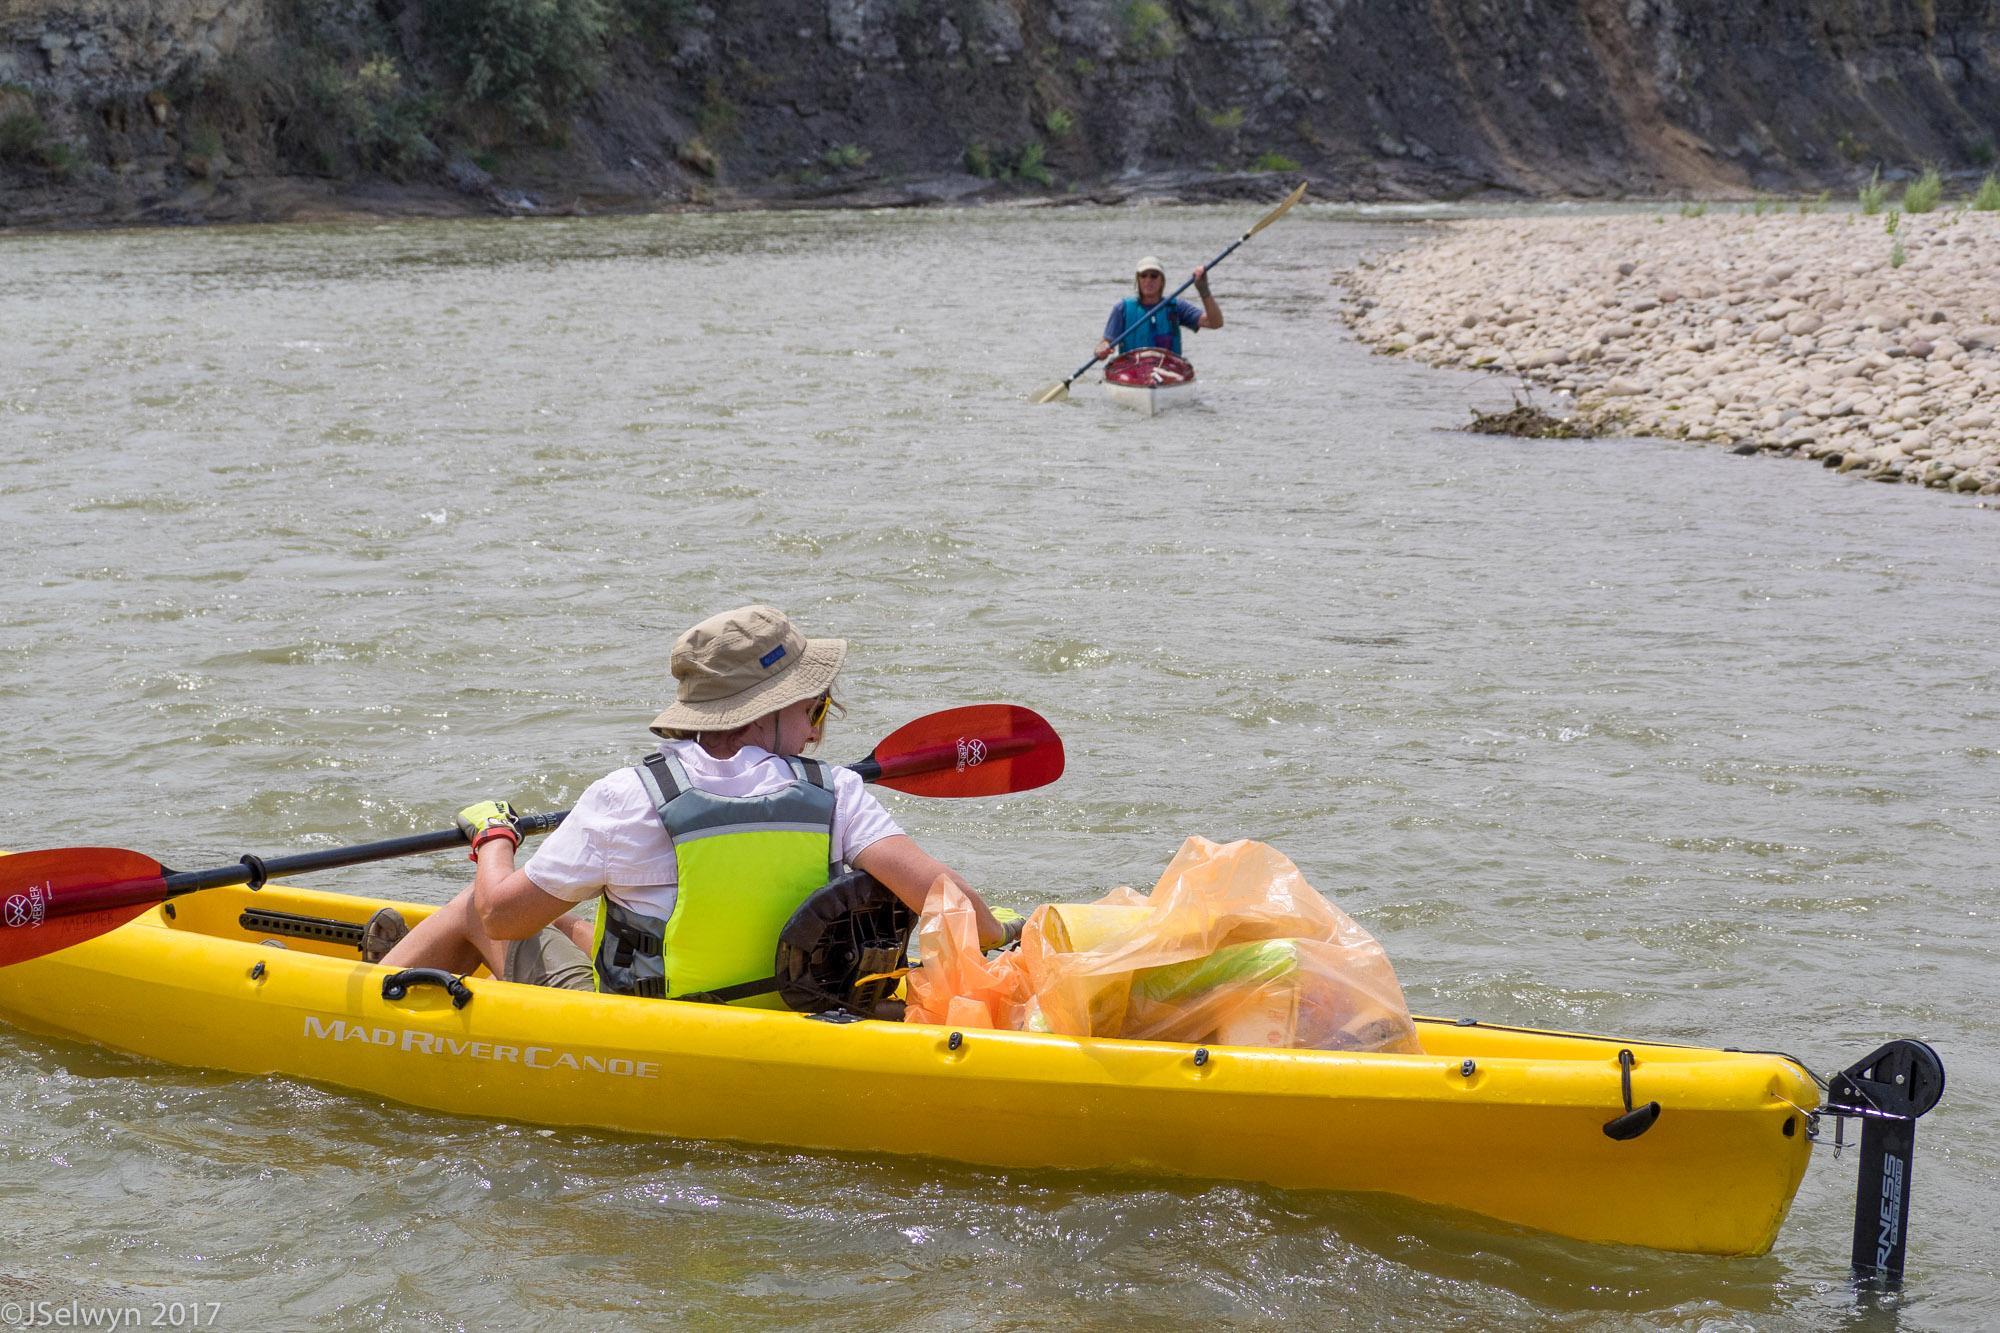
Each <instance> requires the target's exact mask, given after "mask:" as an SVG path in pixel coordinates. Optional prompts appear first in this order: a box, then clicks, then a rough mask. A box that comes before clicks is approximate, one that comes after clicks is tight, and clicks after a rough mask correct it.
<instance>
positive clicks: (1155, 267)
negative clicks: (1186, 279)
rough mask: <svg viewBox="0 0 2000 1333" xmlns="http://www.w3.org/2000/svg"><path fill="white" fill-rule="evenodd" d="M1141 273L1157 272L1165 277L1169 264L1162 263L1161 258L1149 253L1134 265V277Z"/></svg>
mask: <svg viewBox="0 0 2000 1333" xmlns="http://www.w3.org/2000/svg"><path fill="white" fill-rule="evenodd" d="M1141 273H1157V274H1159V275H1160V276H1161V277H1163V278H1164V277H1166V276H1167V266H1166V265H1165V264H1162V263H1161V262H1160V261H1159V260H1157V259H1155V258H1153V256H1151V255H1147V256H1146V257H1145V258H1144V259H1142V260H1140V261H1139V262H1138V263H1136V264H1134V265H1133V266H1132V276H1133V277H1135V278H1136V277H1138V276H1139V275H1140V274H1141Z"/></svg>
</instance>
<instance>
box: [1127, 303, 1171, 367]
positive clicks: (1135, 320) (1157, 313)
mask: <svg viewBox="0 0 2000 1333" xmlns="http://www.w3.org/2000/svg"><path fill="white" fill-rule="evenodd" d="M1123 308H1124V311H1125V322H1124V323H1123V324H1122V325H1121V326H1120V327H1122V328H1123V329H1124V332H1122V333H1120V334H1119V335H1118V352H1119V354H1120V355H1123V354H1124V353H1126V352H1131V351H1136V350H1138V349H1139V348H1141V347H1164V348H1166V349H1167V350H1168V351H1169V352H1172V353H1173V354H1174V355H1175V356H1179V355H1180V354H1181V312H1180V308H1179V306H1178V305H1177V304H1175V305H1169V304H1168V303H1167V302H1165V301H1162V302H1161V303H1160V304H1158V305H1156V306H1154V307H1153V309H1152V311H1151V313H1150V314H1149V313H1148V312H1147V310H1146V307H1145V306H1142V305H1140V304H1139V302H1138V300H1137V299H1136V298H1134V297H1130V296H1128V297H1126V298H1125V304H1124V307H1123Z"/></svg>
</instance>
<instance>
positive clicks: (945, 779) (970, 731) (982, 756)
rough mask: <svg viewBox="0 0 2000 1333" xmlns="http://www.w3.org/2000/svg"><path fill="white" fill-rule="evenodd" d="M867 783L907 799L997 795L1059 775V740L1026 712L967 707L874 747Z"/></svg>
mask: <svg viewBox="0 0 2000 1333" xmlns="http://www.w3.org/2000/svg"><path fill="white" fill-rule="evenodd" d="M864 762H872V763H873V764H875V765H878V766H879V767H880V769H881V773H880V775H879V776H877V777H875V778H873V779H872V780H873V781H875V782H878V783H880V784H881V785H882V786H885V787H894V788H895V789H896V790H897V791H905V792H909V793H910V794H911V795H912V796H1003V795H1005V794H1007V793H1008V792H1016V791H1033V790H1034V789H1035V788H1036V787H1043V786H1047V785H1048V784H1049V783H1051V782H1054V781H1055V780H1056V779H1057V778H1059V777H1061V776H1062V771H1063V746H1062V737H1060V736H1058V735H1056V731H1055V728H1054V727H1051V726H1050V725H1049V724H1048V721H1047V720H1046V719H1045V718H1043V717H1042V715H1041V714H1040V713H1037V712H1035V711H1034V710H1033V709H1032V708H1022V707H1020V706H1019V705H1017V704H974V705H972V706H970V707H968V708H951V709H947V710H945V711H944V712H942V713H932V714H931V715H930V716H929V717H920V718H918V719H917V720H916V721H914V722H912V723H910V724H909V725H907V726H905V727H902V728H901V729H899V730H898V731H896V732H894V733H893V734H891V735H890V736H889V738H888V739H887V740H884V741H883V742H882V743H881V744H880V745H878V746H876V747H875V753H874V754H873V755H871V756H869V760H868V761H864Z"/></svg>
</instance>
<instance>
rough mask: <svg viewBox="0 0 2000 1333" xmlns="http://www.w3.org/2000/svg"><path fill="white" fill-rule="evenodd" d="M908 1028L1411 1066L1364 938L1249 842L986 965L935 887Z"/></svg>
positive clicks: (1027, 936)
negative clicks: (1259, 1049) (1329, 1054)
mask: <svg viewBox="0 0 2000 1333" xmlns="http://www.w3.org/2000/svg"><path fill="white" fill-rule="evenodd" d="M917 940H918V950H919V953H920V956H921V957H922V959H923V963H922V966H920V967H919V968H918V969H917V970H916V971H914V972H912V973H911V974H910V979H909V1009H908V1012H907V1014H906V1015H905V1017H906V1018H907V1019H908V1020H909V1021H910V1022H917V1023H946V1024H950V1025H952V1026H954V1027H993V1028H1014V1029H1018V1030H1022V1031H1034V1032H1060V1033H1065V1034H1068V1035H1071V1036H1080V1037H1081V1036H1098V1037H1136V1038H1141V1039H1144V1040H1150V1041H1180V1042H1210V1043H1214V1044H1217V1045H1226V1046H1266V1047H1304V1048H1311V1049H1315V1050H1344V1051H1402V1052H1408V1053H1415V1052H1417V1051H1418V1050H1419V1049H1420V1048H1419V1046H1418V1044H1417V1036H1416V1028H1415V1025H1414V1024H1412V1023H1411V1021H1410V1011H1409V1006H1408V1004H1407V1003H1406V1002H1405V1000H1404V999H1403V988H1402V985H1401V984H1400V983H1399V982H1397V980H1396V972H1395V969H1394V968H1393V967H1391V966H1390V964H1389V958H1388V955H1387V954H1386V953H1384V952H1383V949H1382V946H1381V945H1380V944H1379V943H1377V942H1376V940H1375V937H1374V936H1372V935H1370V934H1369V933H1368V932H1367V931H1366V930H1363V929H1362V928H1361V926H1360V925H1359V924H1357V923H1356V922H1355V920H1354V919H1353V918H1352V917H1350V916H1348V915H1347V914H1346V913H1345V912H1343V911H1341V910H1340V909H1339V908H1337V907H1335V906H1334V905H1333V904H1332V903H1330V902H1328V901H1327V900H1326V898H1325V897H1323V896H1322V895H1321V894H1320V893H1319V891H1318V890H1316V889H1314V888H1313V887H1312V885H1310V884H1308V883H1307V882H1306V879H1305V876H1304V875H1302V874H1300V873H1299V868H1298V867H1297V866H1296V865H1293V864H1292V862H1291V861H1290V860H1289V859H1288V858H1287V857H1285V856H1284V855H1283V854H1282V853H1280V852H1278V851H1277V850H1276V849H1274V848H1272V847H1268V846H1266V845H1265V844H1263V843H1260V842H1248V841H1245V842H1232V843H1227V844H1217V843H1213V842H1210V841H1208V840H1207V839H1205V838H1189V839H1188V840H1187V842H1186V843H1184V844H1182V846H1181V849H1180V852H1179V853H1178V854H1177V855H1176V856H1175V857H1174V860H1173V863H1172V864H1171V865H1169V866H1168V867H1167V869H1166V873H1164V874H1163V875H1161V876H1160V882H1159V883H1158V884H1156V885H1155V886H1154V887H1153V891H1152V893H1150V894H1141V893H1137V892H1135V891H1133V890H1131V889H1129V888H1119V889H1114V890H1112V891H1111V892H1110V893H1109V894H1107V895H1105V896H1104V897H1103V898H1101V899H1099V900H1098V901H1097V902H1095V903H1090V904H1072V903H1051V904H1045V905H1043V906H1041V907H1038V908H1036V909H1035V911H1034V913H1033V914H1032V915H1031V916H1029V918H1028V923H1027V926H1026V927H1025V929H1024V930H1023V931H1022V933H1021V946H1020V948H1019V949H1016V950H1012V951H1009V952H1007V953H1003V954H1000V955H998V956H996V957H993V958H988V957H986V956H985V955H984V954H983V953H981V952H980V949H979V940H978V928H977V923H976V920H975V916H974V911H973V907H972V901H971V899H969V898H968V897H966V895H965V894H964V893H963V892H962V891H960V890H959V889H958V888H957V887H956V886H955V885H953V884H951V883H950V882H949V881H946V880H939V881H938V883H937V884H936V885H935V886H933V887H932V889H931V894H930V898H929V900H928V901H927V902H926V903H925V905H924V913H923V917H922V919H921V920H920V922H919V923H918V926H917Z"/></svg>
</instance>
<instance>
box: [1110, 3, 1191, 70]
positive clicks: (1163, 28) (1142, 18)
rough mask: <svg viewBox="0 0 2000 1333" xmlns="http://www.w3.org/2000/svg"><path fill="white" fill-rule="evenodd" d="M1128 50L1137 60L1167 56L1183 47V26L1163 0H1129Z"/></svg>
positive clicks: (1127, 16) (1125, 19)
mask: <svg viewBox="0 0 2000 1333" xmlns="http://www.w3.org/2000/svg"><path fill="white" fill-rule="evenodd" d="M1124 29H1125V32H1124V50H1125V54H1126V55H1128V56H1130V57H1132V58H1133V59H1134V60H1165V59H1167V58H1169V57H1170V56H1172V55H1174V54H1175V53H1176V52H1178V51H1179V50H1180V49H1181V30H1180V28H1179V27H1178V26H1176V25H1175V23H1174V16H1173V15H1172V14H1170V13H1168V12H1167V7H1166V6H1165V5H1163V4H1161V3H1160V0H1125V11H1124Z"/></svg>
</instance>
